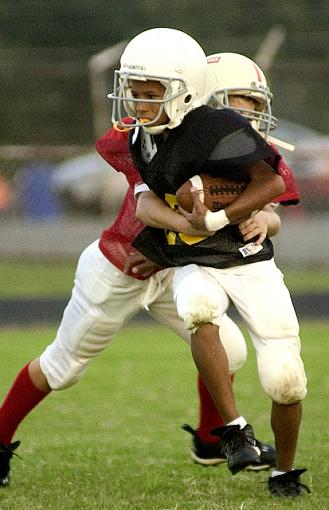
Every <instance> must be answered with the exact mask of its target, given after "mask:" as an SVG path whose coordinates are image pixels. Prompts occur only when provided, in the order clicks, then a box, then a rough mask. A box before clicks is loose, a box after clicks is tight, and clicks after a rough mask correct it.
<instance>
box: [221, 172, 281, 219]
mask: <svg viewBox="0 0 329 510" xmlns="http://www.w3.org/2000/svg"><path fill="white" fill-rule="evenodd" d="M284 190H285V185H284V182H283V179H282V177H280V176H279V175H278V174H273V173H271V174H265V175H263V176H259V177H258V178H257V179H251V181H250V182H249V183H248V185H247V187H246V188H245V190H244V192H243V193H242V194H241V195H240V196H239V198H237V200H235V201H234V202H232V203H231V204H230V205H228V206H227V207H226V208H225V212H226V215H227V217H228V219H229V221H230V223H236V222H237V221H239V220H241V219H242V218H245V217H246V216H249V215H250V214H251V213H252V212H254V211H257V210H261V209H263V208H264V207H265V206H266V205H267V204H269V203H270V202H271V201H272V200H273V199H274V198H275V197H276V196H278V195H279V194H281V193H283V191H284Z"/></svg>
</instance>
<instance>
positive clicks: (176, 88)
mask: <svg viewBox="0 0 329 510" xmlns="http://www.w3.org/2000/svg"><path fill="white" fill-rule="evenodd" d="M206 72H207V58H206V55H205V53H204V51H203V49H202V48H201V46H200V45H199V44H198V43H197V42H196V41H195V40H194V39H193V38H192V37H190V36H189V35H187V34H185V33H184V32H181V31H180V30H175V29H171V28H154V29H151V30H146V31H145V32H142V33H141V34H139V35H137V36H136V37H135V38H134V39H132V40H131V41H130V42H129V43H128V45H127V46H126V48H125V50H124V52H123V54H122V56H121V60H120V69H119V70H117V71H115V73H114V91H113V93H111V94H109V95H108V97H109V98H110V99H111V100H112V101H113V108H112V122H113V123H114V125H115V124H117V125H118V126H119V127H120V128H131V124H126V123H125V122H123V120H122V119H123V118H124V117H125V116H126V115H127V114H128V116H129V117H131V118H133V119H134V126H136V125H137V126H143V128H144V129H145V131H147V132H149V133H152V134H156V133H161V132H162V131H164V129H166V128H169V129H172V128H175V127H176V126H178V125H179V124H180V123H181V122H182V120H183V118H184V116H185V115H186V113H187V112H189V111H190V110H191V109H193V108H195V107H196V106H199V104H200V99H201V97H203V96H204V94H205V90H206V88H205V86H206ZM130 80H143V81H146V80H155V81H159V82H160V83H161V84H162V85H163V86H164V87H165V93H164V97H163V100H161V101H159V100H154V99H153V100H151V99H149V100H145V101H144V99H143V102H157V103H159V102H160V103H161V107H160V111H159V114H158V116H157V117H156V119H154V120H153V121H149V122H145V123H144V122H141V121H139V120H138V119H137V118H136V112H135V110H136V103H137V102H138V99H134V98H133V97H132V94H131V91H130ZM163 111H164V112H165V113H166V115H167V117H168V118H169V122H168V124H166V125H161V126H154V123H155V122H156V121H157V120H158V119H159V117H160V115H161V113H162V112H163ZM152 126H153V127H152Z"/></svg>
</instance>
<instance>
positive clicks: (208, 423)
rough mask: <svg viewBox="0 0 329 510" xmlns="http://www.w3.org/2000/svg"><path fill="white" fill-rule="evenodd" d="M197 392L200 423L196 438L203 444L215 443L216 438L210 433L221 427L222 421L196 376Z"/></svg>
mask: <svg viewBox="0 0 329 510" xmlns="http://www.w3.org/2000/svg"><path fill="white" fill-rule="evenodd" d="M232 380H233V376H232ZM198 392H199V399H200V411H199V412H200V418H199V419H200V422H199V428H198V429H197V432H198V436H199V437H200V439H201V441H204V442H205V443H217V441H218V437H215V436H213V435H211V431H212V430H213V429H215V428H217V427H222V426H223V425H224V421H223V419H222V417H221V416H220V414H219V413H218V411H217V409H216V407H215V404H214V403H213V401H212V399H211V396H210V395H209V393H208V390H207V388H206V386H205V384H204V382H203V380H202V379H201V377H200V375H199V376H198Z"/></svg>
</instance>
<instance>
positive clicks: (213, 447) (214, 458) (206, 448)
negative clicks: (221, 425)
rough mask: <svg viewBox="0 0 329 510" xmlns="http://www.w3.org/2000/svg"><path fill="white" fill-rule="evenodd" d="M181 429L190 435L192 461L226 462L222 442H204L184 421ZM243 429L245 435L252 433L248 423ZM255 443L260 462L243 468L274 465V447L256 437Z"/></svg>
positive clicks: (264, 467)
mask: <svg viewBox="0 0 329 510" xmlns="http://www.w3.org/2000/svg"><path fill="white" fill-rule="evenodd" d="M182 429H183V430H186V432H189V433H190V434H191V435H192V438H193V439H192V449H191V457H192V460H193V462H195V463H196V464H201V465H202V466H217V465H218V464H223V463H224V462H227V458H226V455H225V453H224V451H223V443H222V442H221V441H220V440H219V441H216V442H215V443H206V442H204V441H202V440H201V439H200V437H199V435H198V432H197V431H196V430H194V429H193V428H192V427H190V425H187V424H186V423H185V424H184V425H183V426H182ZM244 430H245V433H246V435H248V433H249V432H251V433H252V434H253V432H252V429H251V430H250V425H247V426H246V427H245V429H244ZM256 445H257V446H258V448H259V450H260V464H259V463H258V462H257V464H250V465H249V466H247V467H246V468H245V469H246V471H266V470H268V469H270V468H271V467H275V461H276V452H275V448H273V446H271V445H269V444H266V443H262V442H261V441H258V440H257V439H256Z"/></svg>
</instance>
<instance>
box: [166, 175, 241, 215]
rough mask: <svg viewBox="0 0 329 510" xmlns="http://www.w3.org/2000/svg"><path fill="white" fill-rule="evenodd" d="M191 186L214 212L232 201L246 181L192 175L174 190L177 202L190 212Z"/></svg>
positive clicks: (191, 205)
mask: <svg viewBox="0 0 329 510" xmlns="http://www.w3.org/2000/svg"><path fill="white" fill-rule="evenodd" d="M192 186H193V187H194V188H196V189H197V190H198V191H199V197H200V201H201V202H202V203H204V205H205V206H206V207H207V208H208V209H210V211H213V212H216V211H220V210H221V209H224V208H225V207H226V206H227V205H229V204H231V203H232V202H234V200H236V199H237V198H238V197H239V196H240V195H241V193H242V192H243V190H244V189H245V187H246V186H247V183H246V182H238V181H234V180H231V179H230V180H228V179H224V178H223V177H218V176H217V177H211V176H210V175H207V174H199V175H194V176H193V177H191V178H190V179H189V180H188V181H186V182H184V184H182V186H180V188H178V190H177V191H176V200H177V203H178V204H179V205H180V206H181V207H182V208H183V209H185V211H188V212H192V209H193V199H192V194H191V187H192Z"/></svg>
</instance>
